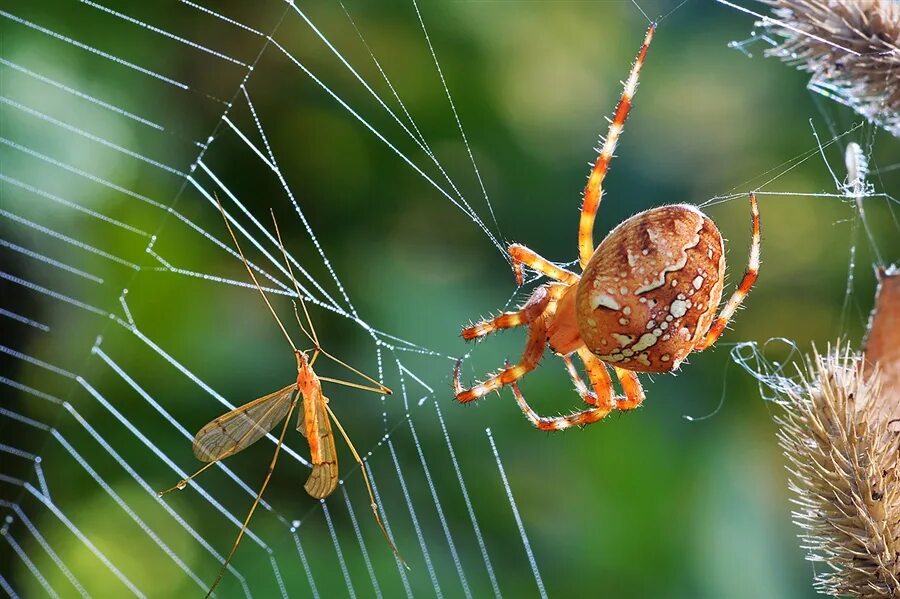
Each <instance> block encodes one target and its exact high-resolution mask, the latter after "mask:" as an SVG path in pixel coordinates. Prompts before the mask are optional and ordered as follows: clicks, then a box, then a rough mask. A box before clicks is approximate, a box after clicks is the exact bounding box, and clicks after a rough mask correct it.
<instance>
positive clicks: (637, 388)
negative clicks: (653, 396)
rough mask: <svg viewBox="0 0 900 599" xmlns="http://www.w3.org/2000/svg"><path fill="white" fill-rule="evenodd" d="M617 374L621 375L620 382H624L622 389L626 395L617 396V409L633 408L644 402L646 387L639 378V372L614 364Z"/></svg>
mask: <svg viewBox="0 0 900 599" xmlns="http://www.w3.org/2000/svg"><path fill="white" fill-rule="evenodd" d="M613 370H615V371H616V376H617V377H619V383H621V384H622V391H624V392H625V397H616V409H617V410H622V411H625V410H633V409H635V408H636V407H638V406H640V405H641V404H642V403H644V388H643V387H642V386H641V381H639V380H638V377H637V373H636V372H634V371H633V370H625V369H624V368H617V367H615V366H613Z"/></svg>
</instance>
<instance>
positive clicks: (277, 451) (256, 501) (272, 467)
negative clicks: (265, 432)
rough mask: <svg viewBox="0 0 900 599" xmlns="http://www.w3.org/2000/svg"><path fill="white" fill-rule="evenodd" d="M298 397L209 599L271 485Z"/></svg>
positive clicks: (292, 399)
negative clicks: (264, 476)
mask: <svg viewBox="0 0 900 599" xmlns="http://www.w3.org/2000/svg"><path fill="white" fill-rule="evenodd" d="M297 397H298V395H297V394H294V395H293V396H292V397H291V407H290V409H289V410H288V413H287V417H286V418H285V419H284V425H283V426H282V427H281V435H279V436H278V443H277V444H276V445H275V453H274V454H273V455H272V461H271V463H269V469H268V470H267V471H266V478H265V479H263V483H262V486H261V487H260V488H259V493H257V494H256V499H254V500H253V505H252V506H251V507H250V511H249V512H247V517H246V518H244V523H243V524H242V525H241V531H240V532H239V533H238V536H237V538H236V539H235V540H234V544H233V545H232V546H231V551H229V552H228V557H226V558H225V563H223V564H222V568H221V569H220V570H219V575H218V576H216V580H215V581H214V582H213V584H212V586H211V587H209V591H207V592H206V597H207V599H208V598H209V597H210V596H212V594H213V591H214V590H216V587H217V586H219V583H220V582H221V581H222V577H223V576H225V572H226V570H227V569H228V564H230V563H231V558H232V557H234V552H235V551H237V548H238V545H240V544H241V539H243V538H244V533H245V532H247V527H248V526H249V525H250V519H251V518H252V517H253V513H254V512H255V511H256V508H257V507H259V502H260V501H262V496H263V493H265V491H266V487H267V486H269V480H271V478H272V473H273V472H274V471H275V464H276V463H277V462H278V455H279V454H280V453H281V447H282V445H284V436H285V434H286V433H287V430H288V426H289V425H290V423H291V416H292V415H293V413H294V408H296V407H297ZM210 465H212V464H210Z"/></svg>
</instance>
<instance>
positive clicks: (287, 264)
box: [269, 208, 321, 360]
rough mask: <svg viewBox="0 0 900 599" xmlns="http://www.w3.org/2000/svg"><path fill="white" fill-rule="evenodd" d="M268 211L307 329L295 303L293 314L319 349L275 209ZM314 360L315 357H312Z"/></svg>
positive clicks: (317, 339)
mask: <svg viewBox="0 0 900 599" xmlns="http://www.w3.org/2000/svg"><path fill="white" fill-rule="evenodd" d="M269 213H270V214H271V215H272V223H273V224H274V225H275V236H276V237H278V247H279V248H280V249H281V255H282V256H284V264H285V266H287V269H288V273H290V275H291V283H293V284H294V291H296V292H297V299H298V300H300V305H301V306H302V307H303V314H304V315H305V316H306V324H307V325H309V330H307V328H306V327H305V326H303V323H302V322H301V321H300V315H299V314H297V305H296V304H294V316H296V317H297V324H299V325H300V330H302V331H303V332H304V333H305V334H306V336H307V337H309V340H310V341H312V342H313V345H315V348H316V351H320V350H321V346H320V345H319V336H318V335H316V327H314V326H313V323H312V318H310V317H309V310H308V309H307V308H306V301H305V300H304V299H303V294H302V293H300V284H299V283H297V278H296V277H295V276H294V269H293V268H291V261H290V260H288V255H287V250H285V249H284V242H283V241H281V230H280V229H279V228H278V220H277V219H276V218H275V211H274V210H272V209H271V208H269ZM313 360H315V357H313Z"/></svg>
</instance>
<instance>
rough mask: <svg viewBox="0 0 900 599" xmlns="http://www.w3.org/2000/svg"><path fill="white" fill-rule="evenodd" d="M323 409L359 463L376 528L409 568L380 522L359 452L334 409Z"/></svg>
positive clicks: (402, 562)
mask: <svg viewBox="0 0 900 599" xmlns="http://www.w3.org/2000/svg"><path fill="white" fill-rule="evenodd" d="M325 409H326V410H328V415H329V416H331V419H332V420H333V421H334V424H335V426H337V429H338V431H340V433H341V437H343V438H344V441H345V442H346V443H347V447H349V448H350V453H351V454H353V459H354V460H356V463H357V464H359V470H360V472H362V475H363V480H364V481H365V483H366V491H368V492H369V507H371V508H372V515H374V516H375V522H376V523H377V524H378V528H380V529H381V534H383V535H384V538H385V540H386V541H387V542H388V545H390V546H391V549H392V550H393V552H394V555H395V556H397V559H398V560H400V563H401V564H403V566H404V567H405V568H406V569H407V570H409V565H408V564H407V563H406V560H404V559H403V556H402V555H400V551H398V550H397V546H396V545H394V541H393V539H391V536H390V535H389V534H388V532H387V529H386V528H385V527H384V524H383V523H382V522H381V516H379V515H378V503H377V502H376V501H375V494H374V493H373V492H372V484H371V483H370V482H369V475H368V473H367V472H366V465H365V464H363V461H362V458H361V457H359V453H357V451H356V447H354V446H353V442H352V441H351V440H350V437H349V436H348V435H347V431H345V430H344V427H343V426H342V425H341V421H340V420H338V418H337V416H335V415H334V411H333V410H332V409H331V406H329V405H328V403H327V402H325Z"/></svg>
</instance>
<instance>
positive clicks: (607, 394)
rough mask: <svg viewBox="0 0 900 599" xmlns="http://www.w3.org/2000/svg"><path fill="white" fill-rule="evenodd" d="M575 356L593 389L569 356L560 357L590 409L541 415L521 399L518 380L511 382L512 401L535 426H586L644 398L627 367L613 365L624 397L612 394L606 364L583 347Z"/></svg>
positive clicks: (555, 428)
mask: <svg viewBox="0 0 900 599" xmlns="http://www.w3.org/2000/svg"><path fill="white" fill-rule="evenodd" d="M578 355H579V357H580V358H581V359H582V361H583V362H584V365H585V369H586V370H587V373H588V378H590V380H591V386H593V388H594V391H591V390H589V389H588V388H587V385H585V383H584V380H583V379H582V378H581V375H579V374H578V371H577V370H576V369H575V365H574V364H572V360H571V358H570V357H569V356H564V357H563V359H564V360H565V363H566V369H567V370H568V372H569V376H570V377H571V379H572V382H574V383H575V388H576V389H577V391H578V393H579V394H580V395H581V397H582V399H584V401H585V403H587V404H588V405H591V406H593V407H591V408H587V409H585V410H580V411H578V412H574V413H572V414H567V415H565V416H553V417H549V416H541V415H539V414H538V413H537V412H535V411H534V409H533V408H532V407H531V406H530V405H528V402H527V401H525V396H524V395H522V391H521V390H520V389H519V385H518V383H517V382H515V381H514V382H512V383H510V387H512V390H513V395H514V396H515V398H516V403H517V404H519V408H520V409H521V410H522V413H523V414H525V416H526V417H527V418H528V420H530V421H531V423H532V424H533V425H534V426H535V428H537V429H539V430H542V431H562V430H566V429H568V428H572V427H576V426H587V425H588V424H594V423H595V422H600V421H601V420H603V419H604V418H606V417H607V416H608V415H609V413H610V412H612V411H613V410H632V409H634V408H636V407H638V406H639V405H641V403H642V402H643V401H644V391H643V389H642V388H641V384H640V382H638V378H637V375H636V374H635V373H633V372H631V371H630V370H623V369H621V368H615V367H613V368H614V369H615V371H616V375H617V376H618V377H619V380H620V381H621V383H622V390H623V391H624V392H625V396H624V397H613V386H612V379H611V378H610V376H609V372H608V371H607V370H606V364H604V363H603V362H602V361H601V360H599V359H598V358H597V357H596V356H594V355H593V354H592V353H591V352H590V351H589V350H588V349H587V348H581V349H579V351H578Z"/></svg>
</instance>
